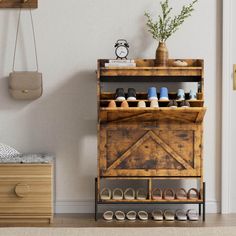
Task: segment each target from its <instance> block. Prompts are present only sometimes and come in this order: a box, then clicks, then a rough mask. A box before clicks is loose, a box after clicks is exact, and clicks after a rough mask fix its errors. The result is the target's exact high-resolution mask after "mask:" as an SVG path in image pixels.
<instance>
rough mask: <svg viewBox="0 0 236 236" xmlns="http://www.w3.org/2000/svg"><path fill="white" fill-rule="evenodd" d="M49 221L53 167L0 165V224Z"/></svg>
mask: <svg viewBox="0 0 236 236" xmlns="http://www.w3.org/2000/svg"><path fill="white" fill-rule="evenodd" d="M52 220H53V164H52V163H45V164H20V163H13V164H5V163H4V164H0V223H2V222H14V223H17V222H27V223H28V222H37V223H42V222H48V223H51V222H52Z"/></svg>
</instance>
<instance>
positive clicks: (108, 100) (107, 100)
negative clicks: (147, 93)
mask: <svg viewBox="0 0 236 236" xmlns="http://www.w3.org/2000/svg"><path fill="white" fill-rule="evenodd" d="M110 101H115V102H118V103H122V101H117V100H115V99H102V100H100V102H110ZM126 101H127V102H128V103H129V102H130V103H135V102H140V101H144V102H149V103H150V102H151V101H150V100H147V99H146V100H145V99H137V100H133V101H131V100H130V101H129V100H126ZM175 101H176V102H182V101H183V100H175ZM186 101H187V102H189V103H194V102H204V100H186ZM157 102H159V103H169V102H170V100H167V101H162V100H157Z"/></svg>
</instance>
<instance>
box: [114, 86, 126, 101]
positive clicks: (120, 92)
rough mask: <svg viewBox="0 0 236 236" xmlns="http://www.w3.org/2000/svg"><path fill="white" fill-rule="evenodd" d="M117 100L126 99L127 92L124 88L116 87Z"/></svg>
mask: <svg viewBox="0 0 236 236" xmlns="http://www.w3.org/2000/svg"><path fill="white" fill-rule="evenodd" d="M115 99H116V100H117V101H124V100H125V92H124V89H123V88H118V89H116V97H115Z"/></svg>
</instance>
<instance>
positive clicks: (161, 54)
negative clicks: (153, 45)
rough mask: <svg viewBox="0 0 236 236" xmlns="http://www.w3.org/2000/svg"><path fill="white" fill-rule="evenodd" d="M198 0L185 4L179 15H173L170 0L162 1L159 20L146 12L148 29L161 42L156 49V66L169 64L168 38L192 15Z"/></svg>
mask: <svg viewBox="0 0 236 236" xmlns="http://www.w3.org/2000/svg"><path fill="white" fill-rule="evenodd" d="M197 1H198V0H194V1H193V2H192V3H190V4H189V5H184V6H183V7H182V10H181V12H180V14H179V15H177V16H171V12H172V10H173V8H172V7H170V6H169V0H165V1H164V2H161V3H160V5H161V10H162V14H161V15H158V18H157V20H153V18H152V17H151V15H150V13H148V12H146V13H145V16H146V17H147V26H148V28H149V29H148V31H149V32H150V33H151V34H152V37H153V38H154V39H155V40H157V41H158V42H159V46H158V48H157V50H156V66H167V62H168V50H167V47H166V40H167V39H168V38H170V37H171V36H172V35H173V34H174V33H175V32H176V31H177V30H178V29H179V27H180V26H181V25H182V24H183V23H184V21H185V19H186V18H188V17H189V16H191V13H192V12H193V11H194V4H195V3H196V2H197Z"/></svg>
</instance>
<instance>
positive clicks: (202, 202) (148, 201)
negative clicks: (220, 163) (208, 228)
mask: <svg viewBox="0 0 236 236" xmlns="http://www.w3.org/2000/svg"><path fill="white" fill-rule="evenodd" d="M202 190H203V192H202V198H201V199H198V200H192V199H184V200H179V199H174V200H166V199H163V200H153V199H146V200H138V199H135V200H114V199H109V200H101V199H99V197H98V196H99V193H98V181H97V178H95V220H96V221H97V219H98V206H99V205H113V204H114V205H115V204H120V205H122V204H124V205H129V204H130V205H132V204H137V205H141V204H153V205H162V204H163V205H166V204H178V205H180V204H183V205H185V204H189V205H191V204H193V205H195V204H196V205H198V206H199V215H202V220H203V221H205V206H206V204H205V203H206V201H205V192H206V183H205V182H203V189H202Z"/></svg>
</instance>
